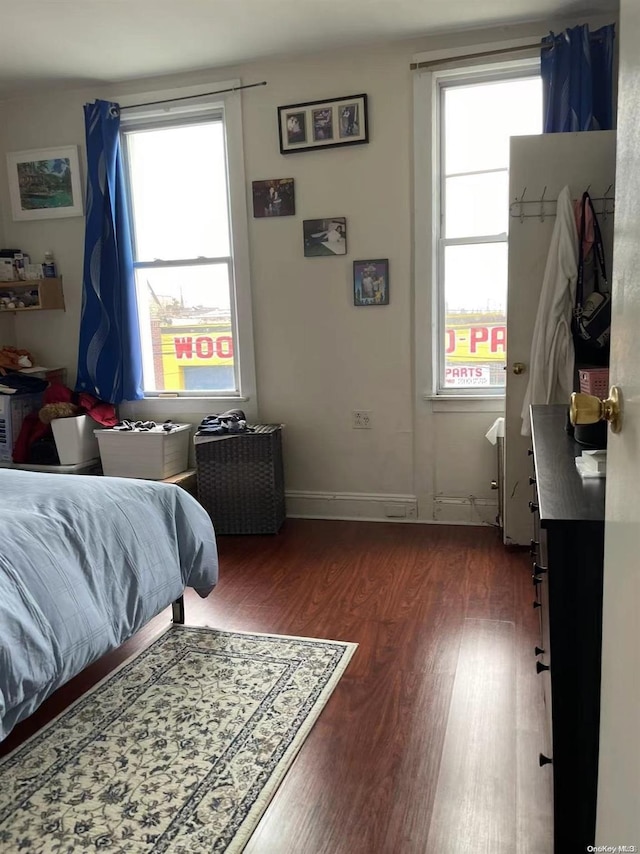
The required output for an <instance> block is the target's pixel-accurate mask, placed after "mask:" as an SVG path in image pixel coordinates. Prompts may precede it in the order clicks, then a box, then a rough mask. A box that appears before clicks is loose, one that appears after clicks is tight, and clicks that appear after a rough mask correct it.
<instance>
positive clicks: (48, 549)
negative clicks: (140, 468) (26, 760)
mask: <svg viewBox="0 0 640 854" xmlns="http://www.w3.org/2000/svg"><path fill="white" fill-rule="evenodd" d="M0 518H1V519H2V526H1V535H2V545H1V547H0V741H2V740H3V739H4V738H6V736H7V735H8V734H9V732H10V731H11V730H12V728H13V727H14V726H15V725H16V723H18V722H19V721H20V720H22V719H24V718H26V717H27V716H28V715H30V714H31V713H32V712H33V711H34V710H35V709H36V708H37V707H38V706H39V705H40V704H41V703H42V701H43V700H44V699H45V698H46V697H48V696H49V695H50V694H51V693H52V692H53V691H54V690H55V689H56V688H58V687H59V686H60V685H63V684H64V683H65V682H67V681H68V680H69V679H71V677H72V676H75V675H76V674H77V673H79V672H80V671H81V670H83V669H84V668H85V667H86V666H87V665H88V664H90V663H91V662H93V661H95V660H96V659H98V658H100V656H102V655H104V654H105V653H106V652H108V651H109V650H112V649H114V648H116V647H118V646H120V644H122V643H123V642H124V641H125V640H126V639H127V638H129V637H130V636H131V635H133V634H134V633H135V632H136V631H138V629H140V628H141V627H142V626H143V625H144V624H145V623H146V622H148V621H149V620H150V619H151V618H152V617H154V616H156V614H158V613H160V611H162V610H163V609H164V608H166V607H167V606H168V605H170V604H172V603H175V602H178V603H180V602H181V597H182V594H183V592H184V589H185V587H193V588H194V589H195V590H196V591H197V592H198V593H199V595H200V596H202V597H205V596H207V595H208V594H209V593H210V592H211V590H212V589H213V587H214V586H215V584H216V582H217V578H218V559H217V550H216V543H215V536H214V531H213V527H212V524H211V520H210V518H209V516H208V514H207V513H206V511H205V510H204V509H203V508H202V507H201V506H200V505H199V504H198V502H197V501H196V500H195V499H194V498H193V497H192V496H190V495H189V494H188V493H186V492H185V491H184V490H182V489H180V487H177V486H173V485H170V484H164V483H156V482H152V481H141V480H129V479H124V478H110V477H84V476H78V475H65V474H43V473H35V472H29V471H15V470H10V469H0ZM180 616H181V615H180V607H179V606H175V605H174V619H176V618H177V619H180Z"/></svg>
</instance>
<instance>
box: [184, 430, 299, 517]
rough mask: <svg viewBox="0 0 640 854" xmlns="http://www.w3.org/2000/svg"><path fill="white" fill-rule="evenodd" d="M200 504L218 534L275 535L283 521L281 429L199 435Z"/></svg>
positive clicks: (197, 471)
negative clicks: (222, 434) (221, 434)
mask: <svg viewBox="0 0 640 854" xmlns="http://www.w3.org/2000/svg"><path fill="white" fill-rule="evenodd" d="M194 441H195V451H196V473H197V478H198V500H199V502H200V504H202V506H203V507H204V508H205V510H206V511H207V513H208V514H209V515H210V516H211V520H212V522H213V526H214V528H215V531H216V534H275V533H277V532H278V531H279V530H280V527H281V525H282V523H283V522H284V518H285V503H284V472H283V465H282V427H281V425H280V424H255V425H253V432H251V433H236V434H231V435H228V436H220V437H215V438H214V437H207V436H196V437H195V439H194Z"/></svg>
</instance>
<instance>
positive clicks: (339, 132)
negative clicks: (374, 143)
mask: <svg viewBox="0 0 640 854" xmlns="http://www.w3.org/2000/svg"><path fill="white" fill-rule="evenodd" d="M278 132H279V135H280V153H281V154H291V153H292V152H294V151H313V150H317V149H318V148H329V147H335V146H337V145H361V144H362V143H365V142H369V123H368V115H367V96H366V95H348V96H346V97H344V98H329V99H327V100H326V101H307V102H306V103H303V104H289V105H288V106H285V107H278Z"/></svg>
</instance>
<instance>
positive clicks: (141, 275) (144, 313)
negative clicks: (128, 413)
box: [121, 87, 251, 398]
mask: <svg viewBox="0 0 640 854" xmlns="http://www.w3.org/2000/svg"><path fill="white" fill-rule="evenodd" d="M213 88H215V87H213ZM238 110H239V107H238ZM122 115H123V119H122V125H121V134H122V140H123V151H124V157H125V164H126V170H125V171H126V177H127V185H128V194H129V204H130V212H131V224H132V232H133V255H134V269H135V278H136V293H137V300H138V311H139V316H140V332H141V339H142V349H143V354H142V355H143V373H144V389H145V395H147V396H154V395H157V394H161V393H173V394H176V395H178V396H185V397H188V396H206V397H226V398H228V397H239V396H240V395H241V394H243V392H246V388H243V385H244V386H246V385H247V382H245V383H244V384H243V382H242V380H243V374H242V371H241V370H240V368H241V366H242V367H244V368H245V377H244V378H245V380H246V374H247V364H246V362H247V361H249V360H245V363H242V360H241V359H240V358H239V356H240V343H241V338H242V335H243V333H244V336H245V338H246V336H247V335H250V334H251V333H250V329H251V326H250V322H248V323H245V327H246V328H239V327H240V326H241V325H242V324H240V322H239V311H238V299H237V296H238V293H237V292H238V289H239V288H240V287H244V288H245V289H246V290H247V292H248V281H246V282H243V281H241V279H242V277H243V276H244V278H248V275H247V273H248V263H247V264H246V265H245V269H244V272H243V274H240V272H239V269H238V266H239V265H238V263H237V262H238V259H237V257H236V256H237V252H236V251H235V250H236V248H237V246H238V239H237V238H238V234H239V233H242V232H243V231H244V233H245V240H246V210H241V208H239V207H238V206H237V205H236V208H237V209H236V216H235V218H234V217H233V216H232V211H233V210H234V205H233V198H232V196H233V191H234V187H233V186H231V185H232V183H233V173H232V170H231V169H230V165H229V157H228V151H229V150H231V149H232V148H234V147H235V148H237V144H236V143H237V140H235V139H234V140H233V142H231V141H230V140H228V136H229V127H228V121H227V118H228V117H227V111H226V109H225V105H224V103H217V104H212V103H209V104H207V103H199V104H198V105H197V106H194V105H188V104H187V105H186V106H185V105H184V104H183V105H182V106H180V105H178V106H176V107H170V108H169V109H167V108H166V107H165V108H164V109H162V110H159V109H158V108H157V107H154V108H151V109H150V110H148V111H147V112H145V111H144V110H142V111H140V110H138V111H137V112H134V111H132V114H131V115H130V114H129V113H128V111H124V112H123V114H122ZM240 151H241V146H240ZM237 184H238V185H239V187H238V188H236V189H235V191H236V193H239V194H240V196H241V197H242V205H244V178H242V181H241V183H240V181H238V182H237ZM243 219H244V222H242V220H243ZM234 237H235V238H236V239H235V240H234ZM249 320H250V319H249ZM248 384H249V385H251V383H250V382H249V383H248Z"/></svg>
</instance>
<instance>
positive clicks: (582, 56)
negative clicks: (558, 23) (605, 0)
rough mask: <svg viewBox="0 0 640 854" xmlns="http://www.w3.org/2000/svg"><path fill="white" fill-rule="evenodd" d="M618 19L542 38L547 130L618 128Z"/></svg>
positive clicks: (545, 122)
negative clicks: (615, 72) (615, 62)
mask: <svg viewBox="0 0 640 854" xmlns="http://www.w3.org/2000/svg"><path fill="white" fill-rule="evenodd" d="M614 36H615V24H609V25H608V26H606V27H601V28H600V29H599V30H595V31H594V32H589V27H588V25H587V24H584V25H582V26H579V27H571V28H570V29H568V30H565V31H564V32H563V33H560V34H559V35H554V34H553V33H550V34H549V35H548V36H546V37H545V38H544V39H542V51H541V66H542V85H543V97H544V107H543V109H544V132H545V133H564V132H568V131H582V130H611V129H612V128H613V40H614Z"/></svg>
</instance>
